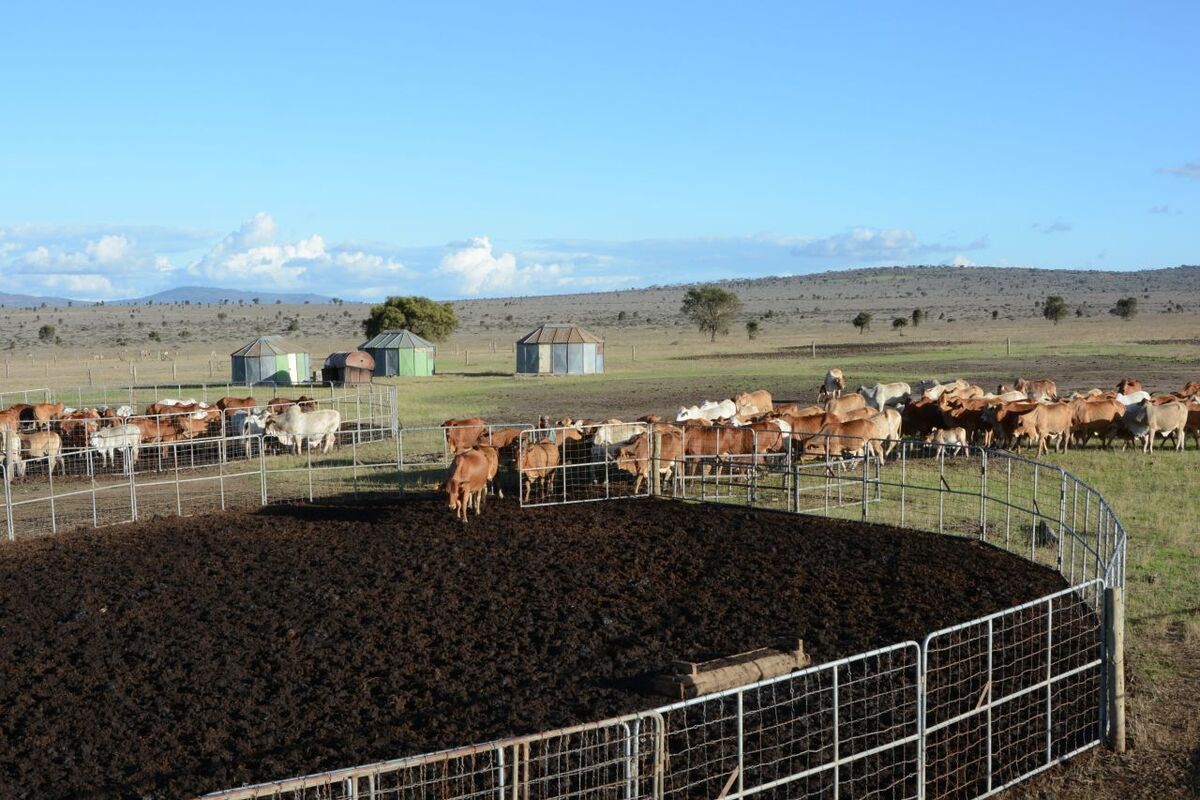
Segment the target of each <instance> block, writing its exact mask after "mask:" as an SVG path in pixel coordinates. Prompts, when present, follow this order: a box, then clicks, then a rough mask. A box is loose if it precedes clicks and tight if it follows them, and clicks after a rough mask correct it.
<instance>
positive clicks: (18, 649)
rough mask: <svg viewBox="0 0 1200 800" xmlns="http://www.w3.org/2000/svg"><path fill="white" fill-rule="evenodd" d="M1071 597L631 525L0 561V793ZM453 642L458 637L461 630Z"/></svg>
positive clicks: (550, 512)
mask: <svg viewBox="0 0 1200 800" xmlns="http://www.w3.org/2000/svg"><path fill="white" fill-rule="evenodd" d="M1062 586H1063V581H1062V579H1061V577H1059V576H1058V575H1057V574H1055V573H1053V572H1051V571H1048V570H1045V569H1042V568H1040V567H1037V566H1034V565H1032V564H1030V563H1028V562H1025V561H1023V560H1021V559H1018V558H1013V557H1010V556H1007V555H1005V554H1002V553H1000V552H999V551H996V550H992V549H990V548H987V547H986V546H983V545H979V544H976V543H972V542H966V541H960V540H954V539H950V538H946V537H940V536H937V535H934V534H921V533H915V532H912V531H904V532H900V531H897V530H894V529H889V528H884V527H873V526H861V525H858V524H855V523H847V522H841V521H834V520H825V519H817V518H806V517H796V516H791V515H785V514H780V513H775V512H767V511H746V510H742V509H736V508H729V507H709V506H700V505H683V504H679V503H675V502H671V501H650V500H646V501H630V502H621V503H605V504H602V505H600V506H597V505H594V504H585V505H581V506H573V507H565V508H554V509H526V510H522V509H519V508H518V507H517V506H516V505H515V504H513V503H511V502H499V503H495V504H493V505H491V506H490V507H489V510H488V513H487V515H486V516H485V517H483V518H481V519H479V520H474V519H473V520H472V521H471V523H470V524H469V525H467V526H466V527H462V526H461V525H459V524H458V523H456V522H455V521H454V520H453V519H452V518H451V516H450V514H449V513H448V512H447V510H446V509H445V508H444V507H443V501H442V500H441V499H440V498H438V499H432V498H423V499H414V500H409V501H406V502H403V503H397V504H395V505H389V506H381V507H375V508H347V507H340V506H327V507H278V508H271V509H267V510H264V511H262V512H260V513H256V514H226V515H218V516H203V517H193V518H183V519H174V518H172V519H159V520H152V521H148V522H143V523H137V524H133V525H129V526H124V527H120V528H110V529H107V530H99V531H91V532H80V533H75V534H68V535H63V536H59V537H56V538H53V539H44V540H36V541H25V542H18V543H16V544H14V545H10V546H9V547H7V548H4V550H3V551H2V552H0V650H2V651H3V652H4V653H5V654H6V656H5V658H4V659H3V660H0V707H3V708H4V709H5V714H4V715H3V716H2V717H0V737H2V738H3V741H5V742H6V747H5V748H4V750H3V752H2V753H0V796H4V797H38V798H68V797H71V798H76V797H87V798H159V797H163V798H166V797H181V796H187V795H191V794H196V793H200V792H204V791H209V790H215V789H220V788H227V787H231V786H236V785H240V784H244V783H247V782H253V781H259V780H266V779H273V778H280V777H286V776H290V775H294V774H298V773H303V772H311V771H314V770H320V769H326V768H333V767H341V766H347V765H349V764H355V763H362V762H365V761H370V760H375V759H382V758H391V757H396V756H399V755H405V754H411V753H417V752H422V751H427V750H433V749H437V748H441V747H446V746H452V745H462V744H468V743H472V742H477V741H482V740H486V739H489V738H493V737H498V736H503V735H509V734H520V733H526V732H533V731H537V730H543V729H547V728H550V727H554V726H560V725H564V724H567V723H574V722H579V721H583V720H593V719H600V718H603V717H606V716H609V715H613V714H616V713H619V712H627V711H632V710H636V709H640V708H645V707H650V706H653V705H657V704H659V703H661V702H663V699H662V698H658V697H653V696H647V695H645V694H643V693H641V692H640V690H638V689H637V688H635V687H636V686H637V685H638V684H637V683H636V680H637V678H638V677H639V676H640V675H643V674H644V673H645V672H647V671H651V670H655V669H658V668H661V667H662V666H664V665H665V664H667V663H668V662H670V661H672V660H674V659H692V658H703V657H708V656H715V655H722V654H729V653H733V652H740V651H743V650H747V649H751V648H754V647H757V646H761V645H762V644H764V643H766V642H770V641H773V640H774V639H775V638H777V637H779V636H784V635H797V636H801V637H802V638H803V639H804V640H805V643H806V647H807V649H808V650H809V651H810V652H811V653H812V654H813V655H814V657H815V658H816V659H817V660H818V661H824V660H829V659H833V658H836V657H839V656H843V655H849V654H853V653H856V652H860V651H863V650H866V649H868V648H870V647H873V646H876V645H882V644H888V643H892V642H896V641H901V640H904V639H909V638H919V637H920V636H921V635H922V634H924V633H926V632H928V631H930V630H933V629H936V628H938V627H941V626H945V625H948V624H951V623H955V622H958V621H962V620H966V619H970V618H973V617H976V616H979V615H981V614H985V613H988V612H992V611H995V610H999V609H1001V608H1005V607H1008V606H1010V605H1012V604H1015V603H1017V602H1020V601H1023V600H1027V599H1030V598H1033V597H1036V596H1040V595H1043V594H1046V593H1049V592H1051V591H1054V590H1057V589H1059V588H1061V587H1062ZM464 621H469V622H470V623H471V624H463V623H464Z"/></svg>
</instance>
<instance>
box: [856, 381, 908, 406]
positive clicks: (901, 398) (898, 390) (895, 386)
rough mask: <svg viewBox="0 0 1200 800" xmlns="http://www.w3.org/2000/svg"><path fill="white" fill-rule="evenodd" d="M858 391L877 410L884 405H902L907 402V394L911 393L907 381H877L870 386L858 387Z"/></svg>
mask: <svg viewBox="0 0 1200 800" xmlns="http://www.w3.org/2000/svg"><path fill="white" fill-rule="evenodd" d="M858 393H859V394H861V395H862V396H863V397H864V398H866V400H867V402H868V403H869V404H870V405H872V406H873V407H874V408H875V410H876V411H879V410H882V409H883V408H885V407H886V406H902V405H904V404H905V403H907V402H908V398H909V395H911V394H912V387H911V386H909V385H908V384H907V383H877V384H875V385H874V386H872V387H870V388H868V387H866V386H860V387H858Z"/></svg>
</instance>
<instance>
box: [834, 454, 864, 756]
mask: <svg viewBox="0 0 1200 800" xmlns="http://www.w3.org/2000/svg"><path fill="white" fill-rule="evenodd" d="M872 441H873V440H871V439H865V440H863V457H862V519H863V521H864V522H865V521H866V519H867V470H868V469H869V468H870V467H869V465H870V463H871V443H872ZM835 758H836V755H835Z"/></svg>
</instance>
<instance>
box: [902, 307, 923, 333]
mask: <svg viewBox="0 0 1200 800" xmlns="http://www.w3.org/2000/svg"><path fill="white" fill-rule="evenodd" d="M923 319H925V312H924V311H922V310H921V309H919V308H914V309H913V313H912V323H913V327H914V328H919V327H921V320H923ZM898 327H902V326H898Z"/></svg>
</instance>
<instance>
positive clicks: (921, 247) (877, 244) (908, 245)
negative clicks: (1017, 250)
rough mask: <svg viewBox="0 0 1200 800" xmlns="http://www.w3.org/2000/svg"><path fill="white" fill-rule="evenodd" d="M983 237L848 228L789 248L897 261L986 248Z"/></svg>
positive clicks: (844, 258) (827, 256)
mask: <svg viewBox="0 0 1200 800" xmlns="http://www.w3.org/2000/svg"><path fill="white" fill-rule="evenodd" d="M987 244H988V239H987V237H986V236H981V237H980V238H978V239H976V240H974V241H972V242H969V243H967V244H952V243H948V244H942V243H936V242H922V241H921V240H919V239H918V238H917V235H916V234H915V233H913V232H912V231H910V230H907V229H905V228H865V227H860V228H851V229H850V230H849V231H847V232H845V233H837V234H834V235H832V236H825V237H821V238H815V239H808V240H805V241H803V242H801V243H798V244H795V245H793V246H792V248H791V252H792V255H794V256H800V257H805V258H817V259H821V260H824V261H833V262H839V263H846V262H854V263H858V264H863V263H867V262H877V261H885V262H886V261H891V262H895V261H900V260H903V259H906V258H910V257H912V256H921V255H930V254H936V253H947V252H954V251H956V250H981V249H983V248H985V247H987Z"/></svg>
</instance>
